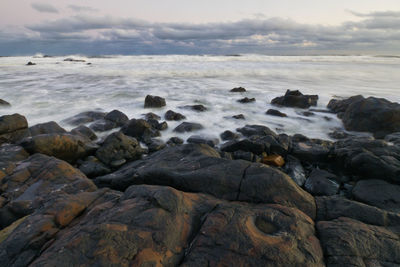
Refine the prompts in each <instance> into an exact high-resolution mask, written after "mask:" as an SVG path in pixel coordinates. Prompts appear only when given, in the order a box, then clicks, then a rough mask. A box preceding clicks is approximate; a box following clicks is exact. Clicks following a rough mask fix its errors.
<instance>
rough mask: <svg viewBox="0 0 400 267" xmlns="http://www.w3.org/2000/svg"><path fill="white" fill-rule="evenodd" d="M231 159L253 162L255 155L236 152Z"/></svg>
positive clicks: (241, 151) (240, 151) (246, 152)
mask: <svg viewBox="0 0 400 267" xmlns="http://www.w3.org/2000/svg"><path fill="white" fill-rule="evenodd" d="M232 157H233V159H242V160H247V161H250V162H253V161H254V159H255V155H254V154H253V153H251V152H248V151H243V150H237V151H235V152H233V154H232Z"/></svg>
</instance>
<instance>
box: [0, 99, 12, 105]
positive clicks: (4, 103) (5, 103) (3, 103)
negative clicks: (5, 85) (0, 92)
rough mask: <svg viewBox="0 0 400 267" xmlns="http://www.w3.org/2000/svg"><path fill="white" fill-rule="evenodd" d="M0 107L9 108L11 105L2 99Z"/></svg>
mask: <svg viewBox="0 0 400 267" xmlns="http://www.w3.org/2000/svg"><path fill="white" fill-rule="evenodd" d="M0 107H11V104H10V103H8V102H7V101H5V100H3V99H0Z"/></svg>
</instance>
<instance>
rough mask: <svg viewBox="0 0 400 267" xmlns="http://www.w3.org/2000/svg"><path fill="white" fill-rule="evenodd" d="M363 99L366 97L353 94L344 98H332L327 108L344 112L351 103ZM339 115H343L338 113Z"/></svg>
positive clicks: (335, 111)
mask: <svg viewBox="0 0 400 267" xmlns="http://www.w3.org/2000/svg"><path fill="white" fill-rule="evenodd" d="M363 99H364V97H363V96H362V95H356V96H352V97H349V98H347V99H344V100H338V99H331V100H330V101H329V103H328V106H327V108H328V109H329V110H331V111H333V112H334V113H338V114H343V113H344V112H345V111H346V110H347V108H348V107H349V106H350V105H351V104H353V103H354V102H358V101H360V100H363ZM338 117H339V118H340V117H341V116H339V115H338Z"/></svg>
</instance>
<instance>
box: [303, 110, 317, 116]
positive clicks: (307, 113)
mask: <svg viewBox="0 0 400 267" xmlns="http://www.w3.org/2000/svg"><path fill="white" fill-rule="evenodd" d="M300 115H303V116H306V117H312V116H315V113H314V112H311V111H303V112H300Z"/></svg>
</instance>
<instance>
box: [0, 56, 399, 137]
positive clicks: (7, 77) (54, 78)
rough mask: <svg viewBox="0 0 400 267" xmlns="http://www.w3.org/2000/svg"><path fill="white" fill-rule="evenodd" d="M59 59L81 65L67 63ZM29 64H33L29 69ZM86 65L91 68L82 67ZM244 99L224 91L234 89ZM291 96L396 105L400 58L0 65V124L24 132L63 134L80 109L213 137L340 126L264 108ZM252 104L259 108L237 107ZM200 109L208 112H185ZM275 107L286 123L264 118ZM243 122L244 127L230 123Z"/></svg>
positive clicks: (121, 59)
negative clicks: (3, 120) (1, 119)
mask: <svg viewBox="0 0 400 267" xmlns="http://www.w3.org/2000/svg"><path fill="white" fill-rule="evenodd" d="M65 58H74V59H82V60H85V62H69V61H63V60H64V59H65ZM28 61H32V62H34V63H36V64H37V65H35V66H25V64H26V63H27V62H28ZM87 63H91V64H90V65H88V64H87ZM239 86H241V87H245V88H246V89H247V92H246V93H230V92H229V90H230V89H232V88H234V87H239ZM287 89H292V90H295V89H298V90H300V91H301V92H302V93H304V94H317V95H319V101H318V106H317V107H316V108H318V109H325V108H326V105H327V104H328V102H329V100H330V99H331V98H333V97H348V96H352V95H356V94H362V95H364V96H376V97H382V98H386V99H388V100H390V101H394V102H400V58H399V57H383V56H382V57H380V56H265V55H241V56H207V55H205V56H184V55H164V56H145V55H143V56H104V57H84V56H78V55H73V56H63V57H42V56H40V55H37V56H31V57H0V98H1V99H4V100H6V101H8V102H10V103H11V104H12V107H11V108H0V116H1V115H5V114H12V113H20V114H22V115H24V116H26V118H27V119H28V122H29V124H30V125H34V124H37V123H43V122H47V121H56V122H58V123H59V124H60V125H61V126H63V127H65V128H66V129H67V130H69V129H71V128H73V127H72V126H70V125H68V124H65V123H64V122H63V120H64V119H66V118H68V117H70V116H73V115H76V114H77V113H79V112H82V111H89V110H101V111H106V112H108V111H111V110H113V109H118V110H120V111H122V112H124V113H125V114H127V115H128V117H129V118H141V117H142V116H143V114H145V113H147V112H154V113H156V114H158V115H161V116H163V114H164V113H165V112H166V111H167V110H169V109H171V110H174V111H176V112H180V113H182V114H184V115H185V116H186V117H187V120H186V121H190V122H197V123H201V124H202V125H203V126H204V130H201V131H199V132H196V133H195V134H200V135H205V136H209V137H218V136H219V134H220V133H222V132H223V131H224V130H235V129H236V128H238V127H242V126H244V125H246V124H261V125H266V126H268V127H270V128H271V129H273V130H275V131H277V132H278V133H287V134H295V133H300V134H304V135H306V136H308V137H312V138H322V139H329V136H328V133H329V132H332V131H333V130H334V129H336V128H341V129H342V128H343V126H342V123H341V121H340V120H338V119H337V118H336V115H334V114H326V113H315V115H314V116H311V117H305V116H303V115H302V114H301V111H302V110H299V109H292V108H282V107H279V108H277V107H274V106H272V105H271V104H270V102H271V100H272V99H273V98H274V97H276V96H281V95H283V94H284V93H285V91H286V90H287ZM148 94H151V95H158V96H161V97H164V98H165V99H166V102H167V106H166V107H163V108H160V109H144V108H143V104H144V98H145V96H146V95H148ZM245 96H247V97H250V98H252V97H254V98H256V102H253V103H248V104H241V103H238V102H237V100H238V99H240V98H243V97H245ZM191 104H203V105H204V106H206V107H207V108H208V111H206V112H200V113H198V112H194V111H190V110H186V109H182V108H181V107H182V106H185V105H191ZM270 108H275V109H278V110H280V111H281V112H284V113H286V114H288V118H280V117H273V116H269V115H266V114H265V112H266V110H268V109H270ZM237 114H243V115H244V116H245V118H246V120H235V119H233V118H232V115H237ZM179 123H180V122H168V124H169V128H168V130H166V131H164V132H162V138H163V139H167V138H169V137H171V136H180V137H182V138H187V137H188V136H190V135H192V134H194V133H187V134H176V133H174V132H172V129H173V128H175V126H177V125H178V124H179Z"/></svg>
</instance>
